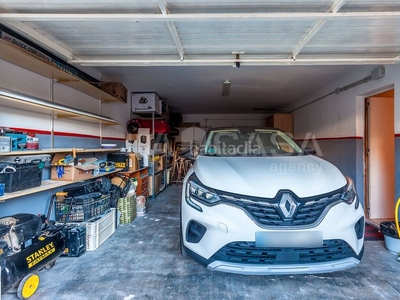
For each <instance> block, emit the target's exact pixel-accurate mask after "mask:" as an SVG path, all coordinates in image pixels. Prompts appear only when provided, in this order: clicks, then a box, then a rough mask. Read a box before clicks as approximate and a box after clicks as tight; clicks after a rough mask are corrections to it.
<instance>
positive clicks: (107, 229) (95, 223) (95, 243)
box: [86, 208, 116, 251]
mask: <svg viewBox="0 0 400 300" xmlns="http://www.w3.org/2000/svg"><path fill="white" fill-rule="evenodd" d="M115 212H116V209H115V208H110V210H109V211H107V212H106V213H104V214H103V215H102V216H98V217H96V218H93V219H91V220H88V221H87V222H86V251H94V250H96V249H97V248H99V247H100V245H101V244H103V243H104V242H105V241H106V240H107V239H108V238H109V237H110V236H111V235H112V234H113V233H114V232H115V227H116V226H115V222H116V213H115Z"/></svg>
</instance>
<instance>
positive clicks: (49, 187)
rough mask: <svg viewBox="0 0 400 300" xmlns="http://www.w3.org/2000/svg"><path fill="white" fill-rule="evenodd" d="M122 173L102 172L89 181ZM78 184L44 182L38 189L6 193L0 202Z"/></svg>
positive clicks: (70, 182) (117, 170)
mask: <svg viewBox="0 0 400 300" xmlns="http://www.w3.org/2000/svg"><path fill="white" fill-rule="evenodd" d="M120 171H122V169H115V170H114V171H112V172H102V173H100V174H98V175H96V176H93V177H92V178H89V179H87V180H91V179H93V178H98V177H102V176H106V175H109V174H114V173H118V172H120ZM87 180H85V181H87ZM77 182H79V181H56V180H43V181H42V183H41V185H40V186H37V187H34V188H30V189H25V190H22V191H17V192H12V193H5V194H4V196H1V197H0V202H5V201H6V200H10V199H13V198H17V197H22V196H27V195H30V194H34V193H39V192H44V191H48V190H52V189H55V188H59V187H62V186H66V185H70V184H74V183H77Z"/></svg>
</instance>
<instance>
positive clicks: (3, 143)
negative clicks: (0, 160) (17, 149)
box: [0, 136, 11, 152]
mask: <svg viewBox="0 0 400 300" xmlns="http://www.w3.org/2000/svg"><path fill="white" fill-rule="evenodd" d="M10 151H11V137H9V136H0V152H10Z"/></svg>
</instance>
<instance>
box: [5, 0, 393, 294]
mask: <svg viewBox="0 0 400 300" xmlns="http://www.w3.org/2000/svg"><path fill="white" fill-rule="evenodd" d="M399 22H400V3H399V2H398V1H395V0H383V1H372V0H360V1H355V0H334V1H332V0H331V1H328V0H321V1H316V0H315V1H304V0H302V1H301V0H291V1H287V0H282V1H236V0H231V1H194V0H185V1H181V0H174V1H172V0H171V1H170V0H157V1H137V0H132V1H122V0H121V1H120V0H115V1H106V0H102V1H97V2H96V4H93V2H92V1H88V0H81V1H64V0H53V1H28V0H3V1H1V2H0V34H1V36H0V69H1V72H0V127H2V128H10V129H12V130H15V131H28V132H35V133H36V134H37V137H38V138H39V140H40V144H39V145H40V149H61V148H62V149H64V148H72V147H73V148H78V149H94V148H101V146H100V145H101V144H105V143H112V144H115V145H116V147H117V148H123V147H126V145H127V144H126V140H127V138H126V137H127V136H126V135H127V134H128V131H127V123H128V121H129V120H131V119H140V118H142V117H143V115H139V114H135V112H134V111H133V110H132V103H131V99H132V96H133V94H141V93H151V94H153V93H155V94H157V95H158V96H159V98H160V99H162V100H163V101H164V102H165V103H166V104H167V105H168V109H169V112H170V115H175V116H176V115H178V116H181V117H182V119H181V121H180V122H179V124H177V125H178V126H173V127H176V129H177V130H178V131H179V135H178V136H176V137H175V138H174V144H175V142H177V143H178V144H180V145H187V144H185V143H195V144H198V143H199V142H200V141H201V139H202V137H203V135H204V131H205V130H206V129H207V128H209V127H214V126H231V125H232V126H244V125H254V126H267V125H268V126H271V125H272V126H275V127H281V129H283V130H285V131H288V132H290V133H291V134H292V135H293V137H294V139H295V140H296V141H298V143H299V144H301V145H302V146H303V147H306V146H310V147H312V148H313V149H315V150H316V153H317V155H318V156H321V157H322V158H324V159H326V160H328V161H330V162H332V163H333V164H335V165H336V166H337V167H338V168H339V169H340V171H342V173H343V174H346V175H348V176H350V177H351V178H353V180H354V182H355V184H356V189H357V193H358V195H359V197H360V199H362V203H363V206H364V211H365V216H366V222H367V223H368V224H369V226H370V227H368V228H371V229H370V230H371V231H373V232H374V233H373V234H372V235H371V236H369V237H368V236H367V238H366V241H365V247H366V248H365V255H364V258H363V261H362V262H361V264H360V265H359V266H358V267H357V268H354V269H350V270H347V271H340V272H337V273H332V274H324V275H318V276H317V275H308V276H300V275H296V276H270V277H265V276H261V277H258V276H242V275H233V274H225V273H222V274H221V273H217V272H210V271H208V270H207V269H205V268H204V267H202V266H199V265H197V264H196V263H195V262H193V261H191V260H185V259H184V258H182V257H181V255H180V252H179V199H180V193H181V184H180V181H181V179H182V178H180V179H177V180H176V182H170V184H169V185H168V184H166V183H165V184H164V186H163V188H162V191H161V192H160V193H157V194H156V195H155V194H154V193H153V197H151V196H149V198H148V201H147V208H146V209H147V212H146V214H145V215H144V216H137V217H136V218H135V219H134V220H133V221H132V222H130V223H128V224H119V226H118V228H117V229H116V230H115V233H114V234H113V235H111V236H110V237H109V238H108V240H107V241H105V242H104V244H102V245H101V246H100V247H99V248H98V249H97V250H96V251H93V252H87V253H85V254H84V255H82V256H80V257H60V258H59V259H58V261H57V264H56V265H55V266H54V267H53V268H52V269H50V270H44V271H41V272H40V278H41V284H40V287H39V289H38V290H37V292H36V293H35V295H33V296H32V299H55V298H59V299H172V298H177V299H187V298H189V297H191V298H194V299H255V298H260V297H261V298H268V299H292V298H294V297H297V298H299V299H317V298H320V297H324V296H325V297H328V298H331V299H361V298H363V299H400V284H399V282H398V280H397V278H398V277H399V273H400V270H399V266H400V265H399V262H398V261H397V260H396V258H397V256H396V255H395V254H394V253H392V252H390V251H388V250H387V249H386V248H385V244H384V241H383V237H382V235H380V233H379V232H378V229H379V224H380V223H381V222H383V221H387V220H394V219H395V204H396V201H397V198H398V197H399V196H400V185H399V184H398V181H399V176H400V164H399V160H398V158H399V157H400V152H399V151H400V144H399V143H400V139H399V137H400V123H399V118H398V117H397V116H398V115H399V109H400V108H399V107H400V106H399V105H398V99H399V96H398V91H399V90H400V88H399V84H400V81H399V78H400V71H399V68H398V63H399V62H400V41H399V38H398V36H399V34H400V29H399V28H400V26H399V24H400V23H399ZM42 54H43V55H42ZM46 59H47V61H43V60H46ZM50 60H52V61H53V60H54V61H57V64H54V63H53V65H52V66H50V67H49V64H51V63H50V62H49V61H50ZM60 70H61V72H63V74H67V75H68V76H67V75H65V76H64V75H63V76H64V77H63V76H61V75H60ZM66 78H67V79H66ZM92 81H93V82H92ZM82 82H84V84H83V86H86V85H87V84H88V83H89V84H93V85H96V84H99V83H114V82H117V83H121V84H122V85H123V86H124V87H126V89H127V94H126V95H127V97H126V101H125V102H126V103H124V101H109V100H107V99H106V98H105V97H106V96H105V95H104V94H103V93H102V92H101V90H100V89H98V90H99V91H98V92H97V93H96V92H95V93H94V94H93V93H92V92H87V90H86V87H84V88H81V83H82ZM224 89H225V91H224ZM6 93H11V94H13V95H14V96H11V97H10V96H7V95H6ZM223 93H225V94H223ZM5 95H6V96H5ZM23 96H26V97H27V98H28V99H31V100H32V99H35V100H37V99H39V100H40V103H46V105H49V103H51V104H52V105H56V108H54V109H53V108H51V109H49V107H45V108H44V107H43V105H39V106H38V105H32V103H28V102H29V101H27V100H23V101H22V102H21V100H16V99H20V98H21V97H22V98H23ZM10 98H12V99H14V100H10ZM99 100H100V101H99ZM63 106H66V107H68V108H73V109H74V110H77V111H78V114H77V115H78V116H79V117H77V115H74V116H73V117H72V118H71V115H69V114H70V112H65V111H63V110H58V109H60V107H61V108H62V109H64V108H63ZM88 115H89V117H87V116H88ZM152 116H154V114H151V113H150V114H147V115H146V117H145V119H149V118H150V119H152ZM282 119H284V120H285V121H283V122H280V120H282ZM93 120H95V121H93ZM171 144H172V143H171ZM169 147H171V148H169ZM174 150H175V149H173V148H172V146H171V145H169V146H168V151H167V152H169V154H170V156H171V157H172V158H173V157H174ZM1 154H2V153H0V159H1V158H3V157H4V156H3V155H1ZM97 155H98V156H102V155H105V154H104V153H102V152H99V153H97ZM0 161H1V160H0ZM153 175H154V174H153ZM46 176H50V174H49V173H48V172H47V171H44V177H46ZM154 177H155V176H153V179H154ZM46 179H47V178H46ZM163 180H164V181H166V178H163ZM152 184H153V187H154V185H155V182H154V181H153V182H152ZM59 190H62V188H55V189H53V190H46V191H40V192H35V193H31V194H29V195H22V196H18V197H14V196H13V197H11V196H10V197H9V198H4V197H3V199H6V200H2V197H0V217H4V216H9V215H13V214H16V213H32V214H36V215H39V214H43V213H45V212H47V210H48V207H49V203H50V198H51V196H52V194H54V193H55V192H56V191H59ZM54 278H56V280H54ZM105 286H107V287H105ZM1 297H2V298H3V299H15V298H16V296H15V293H7V294H3V295H1Z"/></svg>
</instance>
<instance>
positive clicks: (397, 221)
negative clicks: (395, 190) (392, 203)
mask: <svg viewBox="0 0 400 300" xmlns="http://www.w3.org/2000/svg"><path fill="white" fill-rule="evenodd" d="M399 206H400V198H399V199H398V200H397V203H396V209H395V211H394V217H395V220H396V229H397V235H398V236H399V239H400V225H399Z"/></svg>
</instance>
